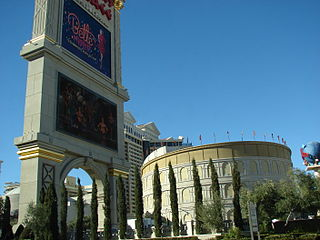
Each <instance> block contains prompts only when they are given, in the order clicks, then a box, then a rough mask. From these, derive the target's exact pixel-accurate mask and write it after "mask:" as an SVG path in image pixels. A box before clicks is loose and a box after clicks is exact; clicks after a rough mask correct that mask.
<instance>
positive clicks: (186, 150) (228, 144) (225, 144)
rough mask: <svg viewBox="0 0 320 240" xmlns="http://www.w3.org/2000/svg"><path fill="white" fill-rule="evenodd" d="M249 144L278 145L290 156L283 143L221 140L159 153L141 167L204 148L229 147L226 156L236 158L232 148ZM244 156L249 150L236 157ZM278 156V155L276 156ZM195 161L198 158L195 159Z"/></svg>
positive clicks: (287, 148)
mask: <svg viewBox="0 0 320 240" xmlns="http://www.w3.org/2000/svg"><path fill="white" fill-rule="evenodd" d="M249 145H255V146H257V145H262V146H266V147H267V146H268V147H269V146H275V147H280V148H283V149H284V150H286V151H288V152H289V155H290V156H291V149H290V148H289V147H287V146H286V145H283V144H278V143H274V142H262V141H239V142H223V143H214V144H206V145H200V146H192V147H186V148H182V149H179V150H176V151H172V152H169V153H166V154H164V155H161V156H159V157H156V158H154V159H152V160H150V161H148V162H145V163H143V165H142V167H141V169H142V170H143V169H145V168H146V167H147V166H149V165H151V164H153V163H156V162H160V161H161V160H163V159H166V158H168V157H172V156H177V155H180V154H183V153H188V154H190V153H191V152H195V151H199V150H200V151H204V150H211V149H217V150H218V149H220V148H230V149H231V150H232V151H231V154H230V156H228V157H227V158H236V156H234V152H233V148H234V147H236V146H243V147H246V146H249ZM218 154H219V153H218ZM245 156H250V154H249V152H248V153H247V154H243V156H237V157H245ZM256 156H260V157H261V156H269V155H268V154H267V155H264V154H258V153H257V154H256ZM278 157H280V156H278ZM218 159H220V160H221V159H224V158H222V157H220V156H219V155H218V157H217V158H212V160H218ZM195 160H196V161H197V160H198V159H195ZM190 162H191V159H190ZM172 164H173V165H179V164H180V163H177V164H174V163H172Z"/></svg>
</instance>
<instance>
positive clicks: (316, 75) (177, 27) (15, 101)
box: [0, 0, 320, 186]
mask: <svg viewBox="0 0 320 240" xmlns="http://www.w3.org/2000/svg"><path fill="white" fill-rule="evenodd" d="M1 4H2V7H1V9H2V13H1V16H0V29H1V32H2V34H1V38H0V43H1V50H2V55H1V57H0V68H1V77H0V78H1V84H2V88H1V89H2V91H1V94H0V109H1V120H0V121H1V124H0V132H1V135H0V149H1V151H0V160H3V161H4V163H3V165H2V170H1V175H0V186H2V185H3V183H4V182H7V181H19V176H20V160H19V159H18V156H17V154H16V151H17V148H16V147H15V146H14V145H13V139H14V137H17V136H20V135H21V134H22V128H23V112H24V95H25V86H26V75H27V62H26V61H25V60H23V59H22V58H21V57H20V56H19V51H20V49H21V47H22V45H23V44H24V43H26V42H27V41H28V40H29V39H30V38H31V31H32V17H33V7H34V6H33V5H34V1H33V0H23V1H19V5H17V4H14V3H12V2H10V1H4V2H3V3H1ZM319 12H320V1H318V0H306V1H302V0H204V1H201V2H199V1H191V0H186V1H182V0H180V1H172V0H170V1H169V0H162V1H150V0H135V1H133V0H128V1H127V4H126V8H124V9H123V10H122V11H121V38H122V69H123V72H122V77H123V85H124V86H125V87H126V88H127V89H128V91H129V94H130V97H131V99H130V101H129V102H128V103H126V104H125V109H126V111H131V113H132V114H133V115H134V116H135V118H136V120H137V121H138V123H145V122H149V121H154V122H155V123H156V125H157V126H158V128H159V130H160V132H161V137H168V136H174V137H177V136H179V135H182V136H185V137H186V138H187V137H188V139H189V141H192V143H193V144H194V145H199V144H200V141H199V135H200V134H201V135H202V141H203V144H208V143H212V142H213V141H214V138H213V134H215V135H216V141H217V142H224V141H228V138H227V134H226V132H227V131H229V132H230V140H231V141H238V140H240V139H241V132H242V131H243V132H244V140H253V136H252V132H253V130H255V131H256V140H264V134H267V140H269V141H271V133H273V134H274V135H275V136H278V135H279V136H280V137H281V138H282V137H283V138H285V139H286V141H287V144H288V146H289V147H290V148H291V150H292V161H293V165H294V167H297V168H301V169H304V166H303V165H302V160H301V157H300V154H299V148H300V146H301V144H304V143H307V142H309V141H320V139H319V132H320V127H319V118H320V111H319V104H318V103H319V90H320V67H319V64H320V14H319ZM275 140H276V139H275ZM276 141H277V140H276Z"/></svg>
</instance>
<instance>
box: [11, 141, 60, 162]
mask: <svg viewBox="0 0 320 240" xmlns="http://www.w3.org/2000/svg"><path fill="white" fill-rule="evenodd" d="M17 154H18V155H20V157H19V159H20V160H28V159H31V158H44V159H48V160H51V161H55V162H62V161H63V159H64V154H63V153H61V152H56V151H53V150H49V149H46V148H43V147H40V146H38V145H31V146H28V147H25V148H22V149H20V150H19V151H18V152H17Z"/></svg>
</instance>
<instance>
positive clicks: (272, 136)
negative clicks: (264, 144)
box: [271, 133, 274, 141]
mask: <svg viewBox="0 0 320 240" xmlns="http://www.w3.org/2000/svg"><path fill="white" fill-rule="evenodd" d="M271 138H272V141H273V140H274V136H273V133H271Z"/></svg>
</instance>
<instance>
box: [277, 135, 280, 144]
mask: <svg viewBox="0 0 320 240" xmlns="http://www.w3.org/2000/svg"><path fill="white" fill-rule="evenodd" d="M277 138H278V142H279V143H280V136H279V135H278V136H277Z"/></svg>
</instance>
